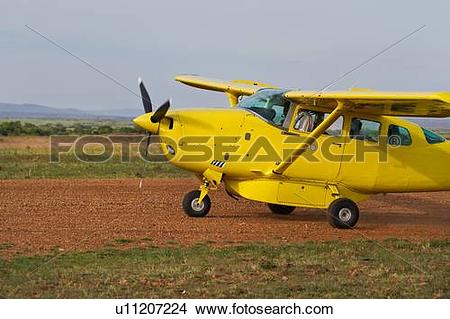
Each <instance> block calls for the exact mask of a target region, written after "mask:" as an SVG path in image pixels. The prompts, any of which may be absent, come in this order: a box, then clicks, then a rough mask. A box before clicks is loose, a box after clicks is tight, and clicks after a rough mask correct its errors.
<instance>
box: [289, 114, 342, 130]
mask: <svg viewBox="0 0 450 319" xmlns="http://www.w3.org/2000/svg"><path fill="white" fill-rule="evenodd" d="M329 115H330V113H324V112H317V111H310V110H300V111H299V112H298V113H297V116H296V117H295V121H294V126H293V128H294V129H295V130H297V131H300V132H305V133H309V132H312V131H313V130H314V129H315V128H317V127H318V126H319V125H320V124H321V123H322V122H323V121H324V120H325V119H326V118H327V117H328V116H329ZM343 126H344V117H343V116H340V117H339V118H338V119H337V120H336V121H335V122H334V123H333V124H332V125H331V126H330V127H329V128H328V129H327V130H326V131H325V133H324V134H325V135H330V136H340V135H342V128H343Z"/></svg>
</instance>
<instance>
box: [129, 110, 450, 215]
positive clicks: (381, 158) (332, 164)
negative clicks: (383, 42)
mask: <svg viewBox="0 0 450 319" xmlns="http://www.w3.org/2000/svg"><path fill="white" fill-rule="evenodd" d="M150 116H151V114H144V115H142V116H141V117H138V118H137V119H136V120H135V123H136V124H138V125H140V126H141V127H143V128H145V129H146V130H148V131H150V132H152V133H158V135H160V136H161V137H162V138H163V142H164V143H163V144H162V145H163V149H164V150H165V152H167V157H168V159H169V161H170V163H172V164H173V165H175V166H178V167H180V168H182V169H185V170H188V171H191V172H194V173H196V174H197V175H198V176H201V175H202V174H203V173H204V172H205V171H206V170H208V169H209V170H213V171H218V172H220V173H221V174H223V175H222V176H223V178H222V181H223V182H224V184H225V187H226V189H227V190H228V191H229V192H230V193H232V194H234V195H239V196H242V197H245V198H248V199H252V200H257V201H263V202H269V203H281V204H289V205H294V206H306V207H320V208H324V207H327V206H328V205H329V204H330V202H332V201H333V200H334V198H336V196H345V197H348V198H352V199H353V200H355V201H358V200H362V199H364V198H366V197H367V196H368V195H370V194H376V193H390V192H421V191H444V190H450V143H449V142H443V143H439V144H429V143H428V142H427V140H426V139H425V136H424V133H423V131H422V129H421V128H420V127H419V126H418V125H417V124H414V123H411V122H408V121H405V120H401V119H400V118H396V117H387V116H375V115H367V116H366V115H365V116H364V118H367V119H368V120H372V121H377V122H379V123H381V132H380V135H382V136H386V135H387V134H388V127H389V125H391V124H393V125H398V126H402V127H405V128H407V129H408V130H409V132H410V134H411V138H412V143H411V145H405V146H397V147H392V146H391V145H387V144H383V143H374V142H369V141H360V140H357V139H353V138H351V137H350V136H349V132H350V125H351V124H350V122H351V119H352V117H354V116H357V114H352V113H345V115H344V116H343V117H344V125H343V130H342V134H341V136H338V137H334V136H329V135H322V136H320V137H319V138H318V139H317V141H316V142H315V143H314V144H313V145H312V147H311V148H310V149H309V150H308V151H307V152H306V153H305V154H304V156H302V157H301V158H299V159H298V160H296V161H295V162H294V163H293V164H292V165H291V166H289V168H288V169H287V170H286V171H285V172H284V173H283V174H282V175H278V174H274V172H273V170H274V166H275V165H276V164H277V163H278V162H279V161H281V160H283V159H284V158H285V155H286V154H287V153H289V150H290V149H293V148H295V146H296V145H297V144H298V143H300V142H301V140H302V139H304V137H305V136H306V134H305V133H299V132H298V131H294V130H293V128H292V124H291V126H289V127H286V128H285V129H282V128H280V127H277V126H275V125H271V124H269V123H267V122H266V121H264V119H262V118H261V117H260V116H258V115H257V114H254V113H252V112H250V111H248V110H244V109H240V108H231V109H229V108H227V109H184V110H178V111H171V112H170V111H169V112H168V113H167V115H166V118H164V119H163V120H162V121H161V123H156V124H154V123H151V122H150V120H149V118H150ZM360 116H361V115H360V114H359V117H360ZM168 146H169V148H171V149H172V150H174V154H170V152H168ZM361 152H362V153H361ZM172 153H173V151H172ZM361 154H362V156H363V157H362V159H361ZM222 163H223V164H222Z"/></svg>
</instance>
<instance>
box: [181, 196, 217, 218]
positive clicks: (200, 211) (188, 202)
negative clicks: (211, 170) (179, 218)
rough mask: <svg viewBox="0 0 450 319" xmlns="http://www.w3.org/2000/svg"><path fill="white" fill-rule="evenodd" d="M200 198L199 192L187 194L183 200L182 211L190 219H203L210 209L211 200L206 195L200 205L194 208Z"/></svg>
mask: <svg viewBox="0 0 450 319" xmlns="http://www.w3.org/2000/svg"><path fill="white" fill-rule="evenodd" d="M199 198H200V191H192V192H189V193H187V194H186V195H185V196H184V198H183V210H184V212H185V213H186V215H188V216H190V217H205V216H206V215H208V213H209V210H210V209H211V200H210V199H209V196H208V195H206V196H205V198H203V201H202V205H201V206H198V205H197V206H196V204H195V202H196V201H198V199H199Z"/></svg>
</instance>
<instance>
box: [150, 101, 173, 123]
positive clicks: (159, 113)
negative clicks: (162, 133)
mask: <svg viewBox="0 0 450 319" xmlns="http://www.w3.org/2000/svg"><path fill="white" fill-rule="evenodd" d="M170 104H171V101H170V100H167V101H166V102H164V103H163V104H162V105H161V106H160V107H159V108H158V109H157V110H156V111H155V113H153V115H152V117H151V118H150V120H151V121H152V122H153V123H158V122H161V120H162V119H163V118H164V117H165V116H166V114H167V111H168V110H169V108H170Z"/></svg>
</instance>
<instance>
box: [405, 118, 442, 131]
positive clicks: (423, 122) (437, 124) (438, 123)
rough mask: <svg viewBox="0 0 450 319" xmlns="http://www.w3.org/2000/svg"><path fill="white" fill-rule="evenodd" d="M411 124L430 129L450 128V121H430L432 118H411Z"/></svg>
mask: <svg viewBox="0 0 450 319" xmlns="http://www.w3.org/2000/svg"><path fill="white" fill-rule="evenodd" d="M408 120H409V121H411V122H414V123H417V124H419V125H420V126H423V127H428V128H445V129H449V128H450V119H448V118H446V119H430V118H426V119H424V118H409V119H408Z"/></svg>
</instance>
